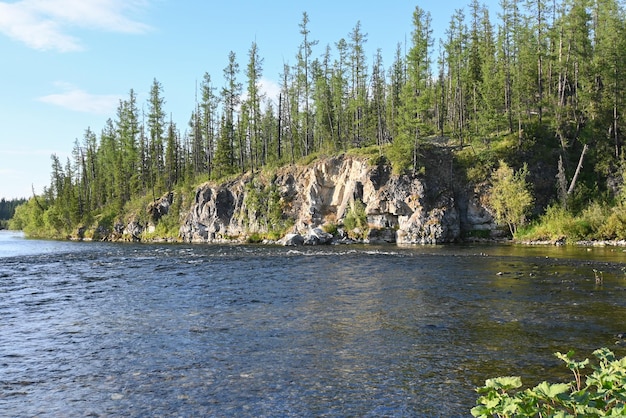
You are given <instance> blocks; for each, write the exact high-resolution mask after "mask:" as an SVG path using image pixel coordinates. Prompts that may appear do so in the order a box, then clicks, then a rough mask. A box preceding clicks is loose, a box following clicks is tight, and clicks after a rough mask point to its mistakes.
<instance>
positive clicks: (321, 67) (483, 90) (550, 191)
mask: <svg viewBox="0 0 626 418" xmlns="http://www.w3.org/2000/svg"><path fill="white" fill-rule="evenodd" d="M624 12H625V9H624V4H623V2H620V1H618V0H501V1H500V7H499V9H498V10H488V9H487V8H486V7H485V6H484V5H481V4H480V3H479V1H478V0H471V1H470V3H469V4H468V5H467V7H466V8H464V9H459V10H456V11H454V12H453V14H452V16H451V17H450V20H449V25H448V27H447V30H446V32H445V36H444V37H443V39H433V35H432V34H433V28H432V23H431V17H430V14H429V13H428V11H426V10H423V9H422V8H420V7H419V6H417V7H415V10H414V12H413V15H412V28H411V32H410V33H411V35H410V37H409V38H408V39H407V40H406V41H405V42H399V43H398V44H397V45H395V46H394V45H392V46H390V47H391V48H395V49H394V51H395V54H394V55H393V56H394V59H393V62H391V63H390V64H387V63H384V62H383V59H382V56H383V55H382V51H381V50H377V51H375V52H374V54H373V55H372V56H371V57H370V56H368V53H367V52H366V45H367V33H366V32H365V29H364V28H362V27H361V24H360V22H357V23H356V25H355V26H354V27H353V28H352V29H351V30H350V31H349V32H348V34H347V36H346V38H342V39H339V40H338V41H336V42H335V43H334V44H332V45H327V46H325V47H324V48H315V47H316V46H317V44H318V41H317V40H315V34H313V33H311V32H310V30H309V17H308V15H307V13H306V12H304V13H303V14H302V20H301V21H300V22H299V24H298V28H299V36H300V40H301V41H300V45H299V47H298V49H297V51H294V52H295V63H294V64H293V65H289V64H285V65H284V68H283V71H282V73H281V74H280V86H281V91H280V95H279V97H278V98H277V100H272V99H271V98H268V97H266V96H265V95H264V94H263V92H262V90H261V88H260V80H261V77H262V75H263V58H262V56H261V54H260V48H259V46H258V45H257V44H256V42H252V43H251V46H250V48H249V51H248V54H247V57H245V59H244V60H241V58H240V57H237V56H236V55H235V53H233V52H231V53H230V54H229V55H228V57H226V59H225V67H224V69H223V74H222V75H223V80H224V83H223V85H216V84H215V83H214V82H213V78H214V77H215V75H211V74H208V73H205V74H204V75H203V76H202V78H201V83H200V85H199V88H198V93H197V98H196V100H195V103H190V115H189V122H188V126H185V127H182V128H181V127H179V126H177V125H176V124H175V123H174V122H173V121H172V119H171V117H168V112H167V110H166V107H165V105H166V100H165V97H164V87H163V86H162V85H161V83H160V82H159V81H158V80H157V79H154V80H153V82H152V85H151V89H150V94H149V98H148V99H147V103H145V107H144V106H140V105H139V104H138V103H137V96H136V94H135V92H134V90H132V89H131V90H130V92H129V94H128V97H127V99H125V100H122V101H120V103H119V106H118V108H117V112H116V114H115V115H114V116H112V118H110V119H108V120H107V121H106V123H105V125H104V127H103V128H102V129H101V130H100V131H99V132H95V131H94V130H92V129H91V128H87V129H86V130H85V131H84V134H83V136H82V140H76V141H75V143H74V147H73V152H72V156H71V158H68V159H67V160H66V161H61V160H60V159H59V158H58V157H57V156H56V155H52V157H51V158H52V162H51V181H50V185H49V186H48V187H46V188H45V190H44V191H43V193H41V195H38V196H34V197H33V198H31V199H30V201H29V202H28V203H27V204H26V205H24V206H22V207H21V208H20V209H19V210H18V212H17V214H16V217H15V218H14V219H15V222H16V224H15V225H16V226H17V227H20V228H23V229H25V230H27V231H30V232H31V234H35V233H37V234H39V235H46V236H66V235H67V234H68V233H69V231H71V230H72V229H74V228H76V227H77V226H78V225H93V224H95V223H99V222H105V220H109V221H110V220H111V219H112V218H115V217H119V216H122V214H123V213H125V212H126V213H127V212H129V211H132V210H133V208H136V207H137V203H136V202H137V201H143V202H146V201H147V202H149V201H154V200H155V199H157V198H159V197H160V196H162V195H163V194H164V193H166V192H167V191H171V190H175V189H177V190H191V189H192V188H193V186H195V185H197V184H199V183H201V182H204V181H207V180H215V181H218V180H220V179H225V178H227V177H229V176H233V175H237V174H239V173H245V172H250V171H251V172H256V171H259V170H262V169H271V168H275V167H279V166H281V165H285V164H294V163H298V162H300V163H301V162H306V161H311V160H312V159H314V158H316V157H317V156H320V155H334V154H339V153H345V152H365V153H366V152H374V153H376V154H377V155H384V156H385V157H386V158H387V159H388V160H389V161H390V162H391V163H392V164H393V168H394V170H395V171H396V172H397V173H402V172H407V173H417V172H419V170H420V167H421V163H420V159H421V158H422V157H423V153H422V150H423V149H424V147H428V146H432V145H433V144H443V145H445V146H447V147H451V148H454V149H455V150H457V151H456V153H457V154H456V160H457V163H458V165H459V166H460V167H464V169H465V170H466V173H467V177H468V179H469V180H470V181H473V182H476V183H480V182H488V181H489V178H490V174H491V173H492V172H493V171H494V170H495V169H496V168H497V166H498V164H499V162H500V161H507V162H508V163H509V164H510V165H511V166H512V167H514V168H515V169H521V168H522V166H523V164H525V163H526V164H527V165H528V167H529V170H530V174H529V178H530V180H531V181H530V185H531V188H532V187H534V189H533V190H532V192H533V193H534V194H535V196H536V203H537V204H536V205H535V206H536V207H535V208H534V209H533V210H532V213H531V214H530V215H531V218H532V217H534V219H535V227H534V229H533V230H534V231H535V233H539V232H537V231H538V228H539V229H540V227H539V225H540V224H542V222H543V225H545V224H546V223H547V222H549V220H550V219H552V220H558V222H561V223H562V222H566V221H567V222H570V224H568V225H569V226H567V225H560V226H558V227H557V226H554V228H557V229H558V228H561V229H563V228H565V229H567V231H565V232H563V231H561V232H559V231H560V230H559V231H555V230H553V231H549V232H545V231H544V233H543V234H544V235H545V234H547V235H554V234H560V233H564V234H566V235H569V236H571V235H579V236H580V237H595V238H603V237H604V238H613V239H615V238H622V237H624V236H625V235H626V227H625V226H624V224H626V211H623V208H622V203H623V202H622V195H623V194H622V193H621V184H622V173H623V172H624V170H623V142H624V128H625V126H624V124H625V116H626V104H625V103H624V102H625V100H626V16H625V13H624ZM314 49H321V50H322V51H323V52H322V53H321V54H319V55H314V54H313V51H314ZM241 61H243V62H245V64H244V65H243V66H240V62H241ZM140 108H145V109H146V111H145V112H140V111H139V109H140ZM533 179H534V180H537V181H536V182H534V181H533ZM539 179H541V180H542V181H543V183H545V184H544V185H540V184H539V183H540V182H539ZM144 207H145V206H144ZM622 213H624V215H622ZM611 217H612V219H613V222H614V223H615V225H614V227H612V228H611V229H610V230H605V231H603V232H602V233H601V234H600V235H597V234H599V232H598V228H597V227H596V226H597V225H596V226H594V225H595V224H596V223H598V222H604V223H606V222H605V221H606V220H607V219H609V218H611ZM622 219H623V220H624V222H622ZM537 222H538V223H537ZM529 228H530V227H528V228H526V229H523V228H521V229H518V233H527V234H528V233H531V232H529V231H530V229H529ZM568 228H569V229H568ZM531 229H532V228H531ZM519 231H521V232H519ZM539 234H540V235H541V233H539ZM594 234H596V236H594ZM622 234H623V235H622Z"/></svg>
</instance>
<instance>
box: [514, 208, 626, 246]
mask: <svg viewBox="0 0 626 418" xmlns="http://www.w3.org/2000/svg"><path fill="white" fill-rule="evenodd" d="M516 238H518V239H521V240H531V241H555V240H562V239H564V238H566V239H567V241H568V242H576V241H584V240H611V239H612V240H619V239H624V238H626V206H624V205H623V204H618V205H617V206H615V207H612V208H611V207H609V206H608V205H606V204H601V203H599V202H594V203H591V204H589V205H588V206H587V207H586V208H585V209H584V210H583V211H582V212H580V213H579V214H578V215H574V214H573V213H572V211H571V210H568V209H565V208H563V207H562V206H559V205H551V206H548V208H547V209H546V212H545V213H544V214H543V215H542V216H541V217H540V218H539V219H538V220H537V221H536V222H534V223H533V224H532V225H530V226H529V227H528V228H525V229H520V230H519V231H518V232H517V234H516Z"/></svg>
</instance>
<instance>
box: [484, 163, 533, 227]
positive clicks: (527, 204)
mask: <svg viewBox="0 0 626 418" xmlns="http://www.w3.org/2000/svg"><path fill="white" fill-rule="evenodd" d="M527 175H528V167H527V166H526V165H525V164H524V167H522V168H521V169H520V170H519V171H517V172H515V171H513V169H512V168H511V167H509V166H508V165H507V164H506V163H505V162H504V161H500V167H499V168H498V169H497V170H496V171H494V173H493V174H492V176H491V181H492V185H493V186H492V188H491V192H490V193H489V203H490V205H491V207H492V208H493V209H494V211H495V213H496V219H497V220H498V221H499V222H502V223H505V224H506V225H508V227H509V230H510V231H511V235H515V231H516V230H517V227H518V226H520V225H522V224H523V223H524V222H525V217H526V213H527V212H528V211H529V210H530V208H531V206H532V204H533V196H532V194H531V193H530V191H529V186H528V183H526V176H527Z"/></svg>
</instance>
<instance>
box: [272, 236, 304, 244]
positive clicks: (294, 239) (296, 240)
mask: <svg viewBox="0 0 626 418" xmlns="http://www.w3.org/2000/svg"><path fill="white" fill-rule="evenodd" d="M278 243H279V244H280V245H284V246H286V247H296V246H299V245H304V237H303V236H302V235H300V234H287V235H285V236H284V237H283V238H282V239H280V240H279V241H278Z"/></svg>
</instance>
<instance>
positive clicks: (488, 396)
mask: <svg viewBox="0 0 626 418" xmlns="http://www.w3.org/2000/svg"><path fill="white" fill-rule="evenodd" d="M593 354H594V356H595V357H596V359H597V363H598V364H597V365H591V366H590V369H591V373H589V374H588V375H587V376H586V378H584V379H583V377H585V376H583V374H582V370H583V369H585V368H586V367H587V366H589V363H590V362H589V360H588V359H585V360H583V361H575V360H574V359H573V356H574V352H573V351H570V352H568V353H567V354H561V353H555V356H556V357H558V358H559V359H560V360H562V361H563V362H565V364H566V365H567V367H568V368H569V369H570V370H571V371H572V373H573V375H574V380H573V381H572V382H569V383H548V382H545V381H544V382H542V383H540V384H538V385H537V386H535V387H534V388H532V389H531V388H528V389H524V390H522V389H520V388H521V387H522V379H521V378H520V377H519V376H504V377H496V378H493V379H488V380H487V381H485V385H484V386H483V387H480V388H477V389H476V391H477V392H478V393H479V394H480V397H479V398H478V399H477V400H476V406H475V407H474V408H472V410H471V413H472V415H473V416H475V417H600V416H624V415H626V358H622V359H617V358H615V355H614V354H613V352H612V351H611V350H609V349H608V348H601V349H598V350H596V351H594V352H593Z"/></svg>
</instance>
